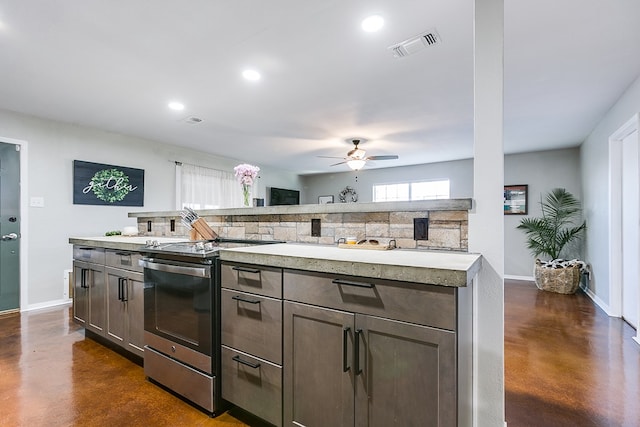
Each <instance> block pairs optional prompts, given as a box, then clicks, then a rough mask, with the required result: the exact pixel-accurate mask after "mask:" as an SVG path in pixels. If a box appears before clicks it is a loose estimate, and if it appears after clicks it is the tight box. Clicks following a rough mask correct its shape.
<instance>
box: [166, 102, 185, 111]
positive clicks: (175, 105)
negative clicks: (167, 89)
mask: <svg viewBox="0 0 640 427" xmlns="http://www.w3.org/2000/svg"><path fill="white" fill-rule="evenodd" d="M169 108H171V109H172V110H175V111H181V110H184V104H183V103H181V102H170V103H169Z"/></svg>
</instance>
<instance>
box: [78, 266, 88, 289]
mask: <svg viewBox="0 0 640 427" xmlns="http://www.w3.org/2000/svg"><path fill="white" fill-rule="evenodd" d="M88 272H89V270H88V269H86V268H83V269H82V270H80V287H81V288H84V289H87V288H88V287H89V286H87V273H88Z"/></svg>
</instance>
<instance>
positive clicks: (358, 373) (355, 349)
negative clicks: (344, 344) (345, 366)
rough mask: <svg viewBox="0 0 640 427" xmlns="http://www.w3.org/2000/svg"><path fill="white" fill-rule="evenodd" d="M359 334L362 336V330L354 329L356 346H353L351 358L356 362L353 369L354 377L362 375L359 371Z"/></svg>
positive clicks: (360, 370)
mask: <svg viewBox="0 0 640 427" xmlns="http://www.w3.org/2000/svg"><path fill="white" fill-rule="evenodd" d="M361 334H362V329H356V336H355V340H356V345H355V348H354V349H353V358H354V359H355V361H356V363H355V368H354V374H355V375H360V374H361V373H362V369H360V335H361Z"/></svg>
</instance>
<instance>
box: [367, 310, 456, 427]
mask: <svg viewBox="0 0 640 427" xmlns="http://www.w3.org/2000/svg"><path fill="white" fill-rule="evenodd" d="M355 330H356V333H355V339H356V349H355V352H356V353H357V355H358V356H359V360H358V361H356V362H355V365H356V367H355V369H356V370H358V371H360V370H361V372H357V374H358V375H356V381H355V384H356V411H355V413H356V425H357V426H371V427H375V426H380V427H388V426H398V427H400V426H403V427H404V426H424V427H428V426H434V427H436V426H439V427H443V426H455V425H456V422H457V406H456V372H457V371H456V336H455V333H454V332H450V331H445V330H441V329H434V328H430V327H426V326H420V325H415V324H411V323H405V322H400V321H394V320H388V319H382V318H379V317H374V316H365V315H357V316H356V328H355Z"/></svg>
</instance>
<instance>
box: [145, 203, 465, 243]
mask: <svg viewBox="0 0 640 427" xmlns="http://www.w3.org/2000/svg"><path fill="white" fill-rule="evenodd" d="M427 217H428V218H429V239H428V240H418V241H416V240H414V239H413V219H414V218H427ZM203 218H204V219H205V221H207V223H208V224H209V226H210V227H211V228H212V229H213V230H214V231H215V232H216V233H218V234H219V235H220V236H221V237H226V238H236V239H251V240H283V241H286V242H298V243H315V244H323V245H330V244H334V243H336V242H337V240H338V239H339V238H341V237H345V238H346V237H356V238H357V239H364V238H367V239H376V240H378V241H380V243H381V244H387V243H388V242H389V241H390V240H391V239H394V240H396V244H397V246H398V247H401V248H407V249H409V248H410V249H415V248H418V249H438V250H449V251H462V252H467V251H468V228H469V226H468V211H466V210H452V211H445V210H437V211H427V212H413V211H411V212H372V213H342V214H340V213H329V214H282V215H273V214H270V215H225V216H221V215H212V216H203ZM315 218H317V219H320V224H321V225H320V227H321V236H320V237H315V236H311V220H312V219H315ZM172 219H173V220H176V222H175V231H173V232H172V231H171V228H170V222H171V220H172ZM147 221H152V225H151V232H148V231H147ZM138 231H139V234H140V235H141V236H166V237H188V236H189V229H188V228H187V227H185V226H184V225H182V223H181V222H180V217H179V216H178V217H139V218H138Z"/></svg>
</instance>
